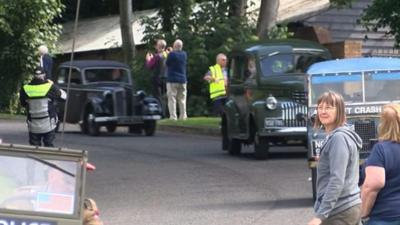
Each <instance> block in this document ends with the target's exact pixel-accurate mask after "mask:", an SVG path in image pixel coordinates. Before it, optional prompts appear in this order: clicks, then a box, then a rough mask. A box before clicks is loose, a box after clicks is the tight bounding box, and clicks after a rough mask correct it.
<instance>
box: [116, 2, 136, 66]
mask: <svg viewBox="0 0 400 225" xmlns="http://www.w3.org/2000/svg"><path fill="white" fill-rule="evenodd" d="M131 9H132V0H119V13H120V25H121V37H122V50H123V52H124V60H125V63H128V64H132V62H133V59H134V58H135V40H134V39H133V32H132V10H131Z"/></svg>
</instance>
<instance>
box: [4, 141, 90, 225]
mask: <svg viewBox="0 0 400 225" xmlns="http://www.w3.org/2000/svg"><path fill="white" fill-rule="evenodd" d="M86 162H87V152H86V151H81V150H71V149H56V148H41V147H34V146H25V145H15V144H0V165H1V166H0V224H2V225H3V224H4V225H82V224H83V214H84V213H83V212H84V195H85V193H84V190H85V178H86Z"/></svg>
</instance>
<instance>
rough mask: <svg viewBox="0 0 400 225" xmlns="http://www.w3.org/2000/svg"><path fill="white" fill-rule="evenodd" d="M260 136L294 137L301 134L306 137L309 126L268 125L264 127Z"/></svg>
mask: <svg viewBox="0 0 400 225" xmlns="http://www.w3.org/2000/svg"><path fill="white" fill-rule="evenodd" d="M259 135H260V136H268V137H282V136H285V137H293V136H299V137H304V139H306V136H307V128H306V127H268V128H263V129H262V130H261V132H260V134H259Z"/></svg>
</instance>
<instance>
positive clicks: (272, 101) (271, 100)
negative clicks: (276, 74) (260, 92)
mask: <svg viewBox="0 0 400 225" xmlns="http://www.w3.org/2000/svg"><path fill="white" fill-rule="evenodd" d="M265 104H266V106H267V108H268V109H270V110H274V109H276V107H277V106H278V100H276V98H275V97H273V96H270V97H268V98H267V100H266V101H265Z"/></svg>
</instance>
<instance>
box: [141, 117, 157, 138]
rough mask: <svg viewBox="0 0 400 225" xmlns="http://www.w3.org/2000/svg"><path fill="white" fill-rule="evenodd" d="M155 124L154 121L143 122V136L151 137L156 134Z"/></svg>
mask: <svg viewBox="0 0 400 225" xmlns="http://www.w3.org/2000/svg"><path fill="white" fill-rule="evenodd" d="M156 127H157V122H156V121H155V120H145V121H144V124H143V130H144V134H145V135H146V136H153V135H154V133H155V132H156Z"/></svg>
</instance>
